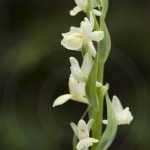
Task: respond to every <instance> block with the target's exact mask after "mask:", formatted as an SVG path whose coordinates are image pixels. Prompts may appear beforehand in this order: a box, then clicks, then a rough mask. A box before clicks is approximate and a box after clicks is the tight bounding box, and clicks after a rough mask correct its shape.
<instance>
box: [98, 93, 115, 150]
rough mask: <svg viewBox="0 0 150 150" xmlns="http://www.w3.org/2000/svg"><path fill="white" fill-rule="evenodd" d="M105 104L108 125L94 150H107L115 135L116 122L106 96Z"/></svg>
mask: <svg viewBox="0 0 150 150" xmlns="http://www.w3.org/2000/svg"><path fill="white" fill-rule="evenodd" d="M106 104H107V119H108V124H107V127H106V129H105V131H104V133H103V135H102V137H101V139H100V142H99V144H98V146H97V148H96V150H107V148H108V147H109V146H110V145H111V144H112V142H113V140H114V138H115V136H116V133H117V120H116V116H115V113H114V110H113V107H112V104H111V101H110V99H109V97H108V95H106Z"/></svg>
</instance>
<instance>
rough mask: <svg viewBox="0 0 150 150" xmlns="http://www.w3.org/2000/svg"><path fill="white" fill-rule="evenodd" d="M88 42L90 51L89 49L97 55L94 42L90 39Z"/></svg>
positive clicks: (93, 54) (92, 53)
mask: <svg viewBox="0 0 150 150" xmlns="http://www.w3.org/2000/svg"><path fill="white" fill-rule="evenodd" d="M87 44H88V51H89V53H90V54H91V55H92V56H93V57H95V55H96V49H95V47H94V45H93V43H92V42H91V41H89V42H88V43H87Z"/></svg>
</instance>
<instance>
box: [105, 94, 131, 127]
mask: <svg viewBox="0 0 150 150" xmlns="http://www.w3.org/2000/svg"><path fill="white" fill-rule="evenodd" d="M112 106H113V109H114V112H115V115H116V119H117V123H118V125H121V124H130V122H131V121H132V120H133V116H132V114H131V112H130V111H129V107H126V108H125V109H123V107H122V105H121V102H120V100H119V99H118V98H117V96H113V99H112ZM103 123H104V124H107V123H108V121H107V120H103Z"/></svg>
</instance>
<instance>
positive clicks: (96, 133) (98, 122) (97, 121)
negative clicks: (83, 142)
mask: <svg viewBox="0 0 150 150" xmlns="http://www.w3.org/2000/svg"><path fill="white" fill-rule="evenodd" d="M103 76H104V63H102V62H100V61H99V62H98V72H97V81H99V82H101V83H103ZM97 98H98V104H99V111H97V112H95V111H94V109H93V116H92V117H93V118H94V125H93V132H92V134H93V135H92V136H93V137H94V138H96V139H100V138H101V135H102V119H103V98H104V97H103V93H102V91H101V88H97ZM96 146H97V144H94V145H93V147H92V150H95V148H96Z"/></svg>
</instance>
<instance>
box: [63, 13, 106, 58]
mask: <svg viewBox="0 0 150 150" xmlns="http://www.w3.org/2000/svg"><path fill="white" fill-rule="evenodd" d="M93 29H94V18H93V15H92V12H91V13H90V21H89V20H88V18H85V19H84V21H82V22H81V24H80V28H76V27H71V28H70V31H69V32H67V33H63V34H62V36H63V37H64V38H63V39H62V41H61V44H62V45H63V46H64V47H65V48H67V49H69V50H75V51H81V48H82V46H83V44H84V45H86V46H87V49H88V51H89V53H90V54H91V55H92V56H93V57H95V55H96V49H95V47H94V45H93V42H92V41H96V42H99V41H100V40H102V39H103V37H104V32H103V31H93Z"/></svg>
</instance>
